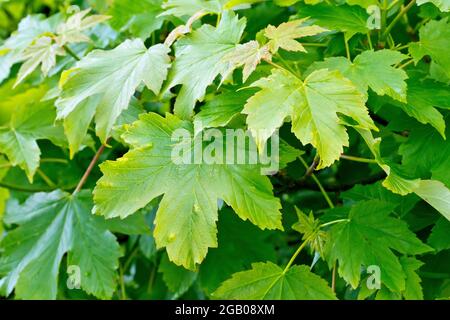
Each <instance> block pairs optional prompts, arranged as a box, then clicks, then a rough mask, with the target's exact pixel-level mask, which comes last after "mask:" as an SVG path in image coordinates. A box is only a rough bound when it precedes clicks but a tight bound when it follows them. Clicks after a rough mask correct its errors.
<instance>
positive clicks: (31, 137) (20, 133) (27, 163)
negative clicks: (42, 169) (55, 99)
mask: <svg viewBox="0 0 450 320" xmlns="http://www.w3.org/2000/svg"><path fill="white" fill-rule="evenodd" d="M46 91H47V88H46V86H44V85H43V86H41V87H38V88H32V89H28V90H26V91H24V92H21V93H18V94H15V95H12V96H11V97H8V98H7V99H5V101H2V102H1V104H0V105H1V106H2V107H3V106H5V107H6V108H7V107H8V105H12V106H13V107H14V109H10V110H14V111H13V112H12V114H11V116H10V119H9V121H8V122H7V123H5V124H3V125H0V152H1V153H4V154H5V155H6V156H7V157H8V160H9V161H10V163H11V164H12V165H13V166H19V167H20V168H21V169H23V170H25V172H26V174H27V176H28V179H29V180H30V182H31V181H33V176H34V173H35V172H36V170H37V168H38V166H39V159H40V154H41V151H40V149H39V146H38V144H37V140H40V139H48V140H51V141H52V142H53V143H54V144H56V145H60V146H61V145H64V144H65V137H64V132H63V130H62V127H61V126H58V125H55V123H54V122H55V118H56V110H55V107H54V106H53V104H52V102H51V101H44V102H41V101H40V100H41V98H42V97H43V96H44V94H45V93H46Z"/></svg>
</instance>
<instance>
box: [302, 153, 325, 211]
mask: <svg viewBox="0 0 450 320" xmlns="http://www.w3.org/2000/svg"><path fill="white" fill-rule="evenodd" d="M298 158H299V160H300V162H301V163H302V164H303V166H304V167H305V169H306V170H308V169H309V166H308V164H307V163H306V161H305V160H304V159H303V158H302V156H299V157H298ZM311 178H312V179H313V180H314V182H315V183H316V184H317V186H318V187H319V190H320V192H321V193H322V195H323V197H324V198H325V201H326V202H327V203H328V205H329V206H330V208H334V204H333V201H331V199H330V197H329V196H328V194H327V192H326V191H325V188H324V187H323V186H322V183H320V181H319V179H317V177H316V175H315V174H314V173H311Z"/></svg>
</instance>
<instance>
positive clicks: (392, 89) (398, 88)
mask: <svg viewBox="0 0 450 320" xmlns="http://www.w3.org/2000/svg"><path fill="white" fill-rule="evenodd" d="M406 58H407V56H406V55H404V54H401V53H400V52H398V51H393V50H387V49H385V50H379V51H364V52H363V53H361V54H360V55H358V56H356V58H355V60H354V61H353V62H351V61H349V60H348V59H346V58H343V57H333V58H327V59H326V60H325V61H323V62H316V63H314V68H315V69H323V68H327V69H330V70H339V71H340V72H341V73H342V75H343V76H344V77H346V78H348V79H350V80H351V81H352V82H353V83H354V84H355V85H356V86H358V88H360V90H361V92H363V93H364V94H367V89H368V88H369V87H370V88H371V89H372V90H373V91H375V92H376V93H377V94H378V95H380V96H382V95H388V96H391V97H392V98H394V99H396V100H399V101H402V102H406V82H405V79H406V78H408V76H407V75H406V72H405V71H403V70H402V69H398V68H395V67H393V65H396V64H398V63H400V62H401V61H402V60H404V59H406Z"/></svg>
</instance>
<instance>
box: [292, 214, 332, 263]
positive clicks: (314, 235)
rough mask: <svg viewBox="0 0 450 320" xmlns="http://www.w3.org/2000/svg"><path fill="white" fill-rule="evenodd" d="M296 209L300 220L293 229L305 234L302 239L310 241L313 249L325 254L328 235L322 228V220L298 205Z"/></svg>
mask: <svg viewBox="0 0 450 320" xmlns="http://www.w3.org/2000/svg"><path fill="white" fill-rule="evenodd" d="M295 211H296V213H297V217H298V222H296V223H295V224H293V225H292V229H294V230H295V231H298V232H300V233H301V234H303V237H302V240H303V241H308V243H309V245H310V247H311V249H312V250H313V251H316V252H319V253H320V254H321V255H322V256H323V248H324V246H325V242H326V240H327V237H328V235H327V233H326V232H325V231H323V230H320V228H321V226H320V224H321V223H320V220H319V219H316V218H314V216H313V213H312V212H310V213H309V215H306V214H305V213H303V211H301V210H300V209H298V208H297V207H295Z"/></svg>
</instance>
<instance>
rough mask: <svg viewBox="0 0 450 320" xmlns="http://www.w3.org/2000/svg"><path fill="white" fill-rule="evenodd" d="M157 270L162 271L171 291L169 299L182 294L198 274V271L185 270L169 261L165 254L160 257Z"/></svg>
mask: <svg viewBox="0 0 450 320" xmlns="http://www.w3.org/2000/svg"><path fill="white" fill-rule="evenodd" d="M158 272H161V273H162V277H163V280H164V282H165V283H166V285H167V287H168V288H169V290H170V292H171V293H172V296H171V299H177V298H178V297H180V296H181V295H183V294H184V293H185V292H186V291H187V290H188V289H189V288H190V287H191V285H192V284H193V283H194V281H195V280H196V279H197V276H198V272H192V271H189V270H186V269H184V268H183V267H179V266H177V265H176V264H173V263H172V262H170V261H169V258H168V257H167V255H166V254H164V255H163V257H162V259H161V262H160V264H159V268H158Z"/></svg>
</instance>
